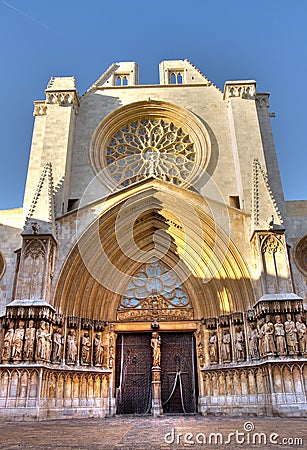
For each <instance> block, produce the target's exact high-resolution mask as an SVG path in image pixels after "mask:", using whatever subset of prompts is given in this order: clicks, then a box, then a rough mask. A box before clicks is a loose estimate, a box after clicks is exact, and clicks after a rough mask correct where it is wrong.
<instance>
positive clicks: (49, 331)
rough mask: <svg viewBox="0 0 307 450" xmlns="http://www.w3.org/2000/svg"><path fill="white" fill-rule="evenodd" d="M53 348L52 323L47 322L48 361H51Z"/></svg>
mask: <svg viewBox="0 0 307 450" xmlns="http://www.w3.org/2000/svg"><path fill="white" fill-rule="evenodd" d="M51 350H52V340H51V330H50V324H49V323H47V324H46V359H47V361H50V356H51Z"/></svg>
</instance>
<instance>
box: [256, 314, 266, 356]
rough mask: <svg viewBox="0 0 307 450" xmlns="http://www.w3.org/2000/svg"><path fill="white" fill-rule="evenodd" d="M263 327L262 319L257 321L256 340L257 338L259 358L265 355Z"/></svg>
mask: <svg viewBox="0 0 307 450" xmlns="http://www.w3.org/2000/svg"><path fill="white" fill-rule="evenodd" d="M263 325H264V319H260V320H259V331H258V338H259V353H260V357H261V358H262V357H263V356H264V355H265V352H264V332H263Z"/></svg>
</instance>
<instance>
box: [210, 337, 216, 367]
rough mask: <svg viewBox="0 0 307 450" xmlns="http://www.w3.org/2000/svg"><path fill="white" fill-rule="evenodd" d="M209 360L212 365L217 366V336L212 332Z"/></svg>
mask: <svg viewBox="0 0 307 450" xmlns="http://www.w3.org/2000/svg"><path fill="white" fill-rule="evenodd" d="M209 358H210V362H211V364H216V363H217V362H218V353H217V335H216V333H214V332H212V333H211V335H210V338H209Z"/></svg>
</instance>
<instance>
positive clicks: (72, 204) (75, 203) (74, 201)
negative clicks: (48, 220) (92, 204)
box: [67, 198, 79, 211]
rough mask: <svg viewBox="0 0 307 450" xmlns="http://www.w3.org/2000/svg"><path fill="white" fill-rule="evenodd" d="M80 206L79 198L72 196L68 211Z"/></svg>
mask: <svg viewBox="0 0 307 450" xmlns="http://www.w3.org/2000/svg"><path fill="white" fill-rule="evenodd" d="M78 206H79V199H78V198H70V199H69V200H68V205H67V211H72V210H73V209H77V208H78Z"/></svg>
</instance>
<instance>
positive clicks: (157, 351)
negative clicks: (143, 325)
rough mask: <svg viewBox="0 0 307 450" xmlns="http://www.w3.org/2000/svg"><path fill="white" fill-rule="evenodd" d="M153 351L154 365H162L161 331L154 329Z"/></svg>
mask: <svg viewBox="0 0 307 450" xmlns="http://www.w3.org/2000/svg"><path fill="white" fill-rule="evenodd" d="M150 345H151V347H152V349H153V353H152V360H153V367H160V365H161V348H160V347H161V337H160V336H159V333H157V332H156V331H154V332H153V333H152V338H151V343H150Z"/></svg>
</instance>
